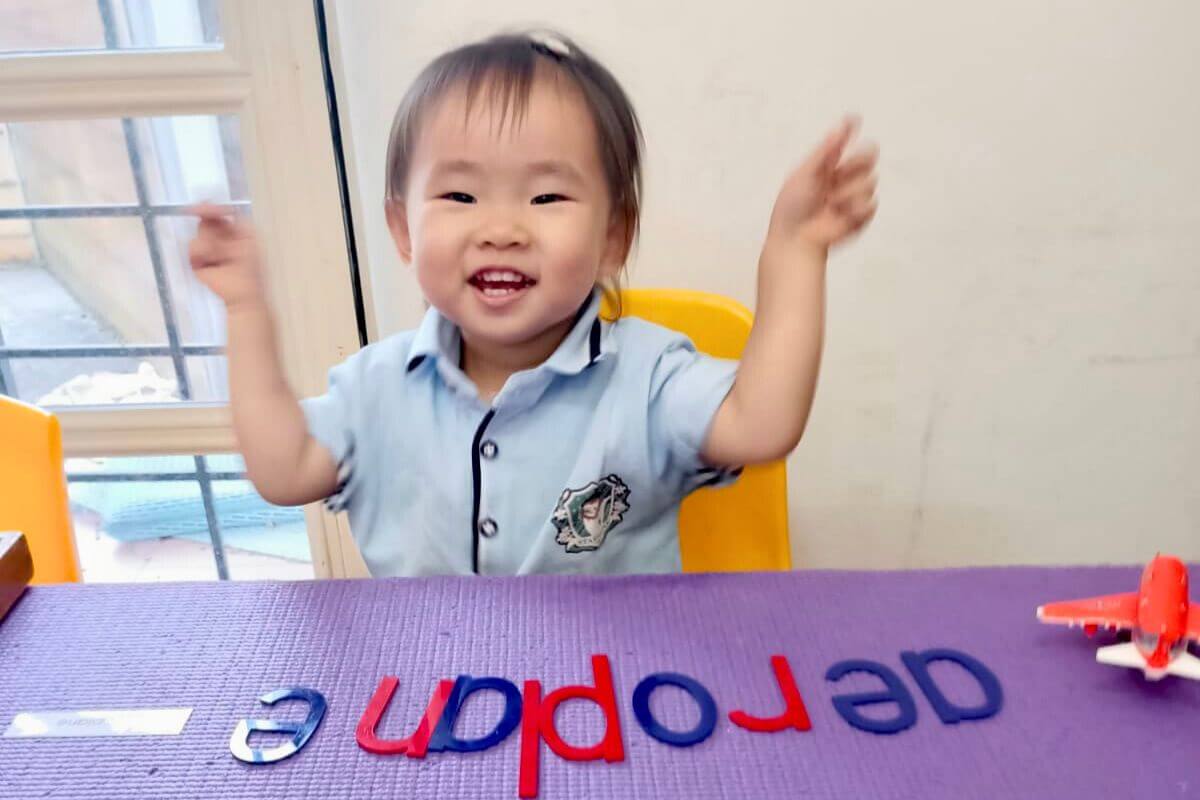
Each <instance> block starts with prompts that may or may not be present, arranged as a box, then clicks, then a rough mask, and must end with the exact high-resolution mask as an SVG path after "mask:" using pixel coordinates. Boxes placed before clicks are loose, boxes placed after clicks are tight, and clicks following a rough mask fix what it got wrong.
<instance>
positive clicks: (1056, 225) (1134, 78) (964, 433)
mask: <svg viewBox="0 0 1200 800" xmlns="http://www.w3.org/2000/svg"><path fill="white" fill-rule="evenodd" d="M331 5H332V6H333V11H334V13H335V15H336V20H335V22H336V27H337V30H338V36H339V42H340V50H341V52H340V54H339V57H340V61H341V64H340V67H341V70H342V73H341V102H342V103H343V117H344V119H346V120H347V121H348V127H349V135H350V137H351V147H352V153H351V156H352V163H351V165H350V171H351V173H352V179H353V181H354V190H355V194H356V196H355V202H356V204H357V208H356V213H357V219H358V222H357V224H358V226H359V230H360V242H363V243H365V253H364V254H363V255H364V258H365V260H366V263H367V264H368V265H369V268H370V270H371V281H372V290H373V312H374V314H375V316H376V322H377V323H378V329H379V330H380V331H381V332H384V333H386V332H390V331H393V330H396V329H399V328H402V327H406V326H409V325H412V324H414V323H415V321H416V320H417V319H418V316H419V313H420V308H421V305H420V298H419V295H418V294H417V290H416V285H415V283H414V282H413V281H412V280H411V278H410V277H409V276H408V275H407V274H405V273H404V271H403V267H401V266H400V264H399V262H398V261H397V259H396V258H395V256H394V254H393V253H392V251H391V249H390V242H389V240H388V238H387V234H386V230H385V227H384V223H383V215H382V210H381V201H380V198H381V197H382V193H383V162H384V150H385V144H386V139H387V133H388V125H389V122H390V119H391V114H392V110H393V109H394V107H395V104H396V102H397V100H398V99H399V98H400V96H401V94H402V93H403V91H404V88H405V86H406V84H407V82H408V81H409V80H410V79H411V78H412V76H413V75H414V74H415V73H416V71H417V70H418V69H419V68H420V67H421V66H422V65H423V64H424V63H425V62H426V61H428V59H430V58H431V57H432V56H434V55H435V54H436V53H438V52H440V51H441V50H443V49H445V48H447V47H449V46H452V45H456V44H460V43H462V42H465V41H468V40H471V39H474V38H477V37H480V36H483V35H486V34H489V33H491V32H493V31H494V30H496V29H497V28H500V27H512V26H523V25H529V24H538V23H547V24H550V25H554V26H558V27H561V28H562V29H564V30H565V31H566V32H568V33H569V34H571V35H573V36H574V37H575V38H577V39H578V40H579V41H580V42H581V44H583V45H584V46H586V47H589V48H590V49H591V51H592V52H593V53H594V54H595V55H596V56H597V57H598V58H600V59H601V60H602V61H604V62H605V63H606V64H607V65H608V66H609V67H610V68H611V69H612V70H613V71H614V72H615V73H616V75H617V76H618V78H619V79H621V80H622V82H623V83H624V85H625V86H626V88H627V90H628V91H629V92H630V94H631V95H632V97H633V100H634V102H635V104H636V106H637V109H638V111H639V113H640V114H641V118H642V121H643V123H644V125H645V129H646V135H647V139H648V159H647V160H648V191H647V198H648V200H647V204H646V211H645V218H644V229H645V233H644V236H643V239H642V243H641V247H640V253H639V256H638V258H637V259H636V262H635V263H634V264H633V269H632V282H633V283H634V284H635V285H671V286H682V287H693V288H700V289H706V290H711V291H716V292H721V293H724V294H727V295H730V296H733V297H735V298H737V299H739V300H741V301H743V302H745V303H746V304H748V305H751V306H752V305H753V301H754V269H755V261H756V257H757V251H758V247H759V245H760V244H761V237H762V234H763V231H764V228H765V225H766V220H767V215H768V212H769V209H770V204H771V201H772V200H773V198H774V192H775V189H776V187H777V185H778V183H779V181H780V179H781V177H782V175H783V173H784V171H785V170H786V168H787V167H788V166H789V165H790V164H791V163H792V162H794V161H795V160H796V159H798V158H799V157H800V156H801V155H802V154H803V153H804V152H805V150H806V149H807V148H808V147H809V146H810V145H811V144H812V143H813V142H814V141H816V140H817V138H818V137H819V135H820V134H821V133H822V132H823V131H824V129H825V128H826V126H828V125H829V124H831V123H832V122H834V121H835V120H836V119H837V118H838V116H839V115H840V114H841V113H842V112H843V111H845V110H855V111H859V112H861V113H862V114H863V116H864V117H865V120H866V130H867V133H868V134H869V135H870V136H871V137H873V138H875V139H877V140H878V141H879V142H880V143H881V145H882V147H883V164H882V169H881V184H882V185H881V200H882V208H881V211H880V215H879V217H878V219H877V221H876V223H875V225H874V226H873V229H872V230H871V231H870V232H869V234H868V235H867V237H866V238H865V239H864V240H863V241H861V242H860V243H858V244H855V245H852V246H850V247H848V248H847V249H845V250H843V251H841V252H839V253H838V254H837V255H836V256H835V258H834V260H833V262H832V264H831V273H830V281H829V323H828V334H827V346H826V356H825V364H824V370H823V373H822V376H821V385H820V390H819V392H818V397H817V403H816V407H815V410H814V412H813V416H812V420H811V423H810V426H809V430H808V432H807V434H806V435H805V438H804V441H803V442H802V443H801V445H800V447H799V449H798V450H797V452H796V453H795V455H794V456H793V457H792V459H791V461H790V479H791V498H790V500H791V519H792V538H793V542H794V548H795V551H796V559H797V564H799V565H802V566H839V567H852V566H868V567H899V566H938V565H952V564H979V563H1093V562H1105V561H1117V562H1134V561H1141V560H1143V559H1146V558H1148V557H1149V556H1152V555H1153V553H1154V551H1155V550H1159V549H1161V550H1163V551H1165V552H1176V553H1179V554H1180V555H1183V556H1185V557H1189V558H1193V559H1196V558H1200V314H1198V313H1196V306H1197V301H1198V300H1200V150H1198V147H1200V55H1198V52H1200V34H1198V32H1200V3H1197V2H1196V1H1195V0H1147V2H1144V3H1131V2H1128V0H1008V2H1005V3H988V4H983V3H976V2H962V1H961V0H924V1H923V2H916V3H899V2H882V1H881V0H841V2H838V3H816V2H805V1H803V0H770V2H765V1H762V2H751V3H746V2H741V3H728V4H726V3H718V2H712V0H707V1H703V2H696V3H691V4H676V3H670V4H668V3H658V2H651V3H647V2H645V0H640V1H639V2H633V1H632V0H610V2H605V3H597V2H580V1H579V0H575V2H564V1H563V0H512V1H511V2H508V3H504V4H483V3H479V2H477V1H476V0H436V2H433V1H431V0H405V2H391V0H386V1H385V0H373V1H371V2H367V1H366V0H355V2H348V1H347V0H343V2H340V3H334V4H331Z"/></svg>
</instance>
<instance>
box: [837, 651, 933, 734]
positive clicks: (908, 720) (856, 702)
mask: <svg viewBox="0 0 1200 800" xmlns="http://www.w3.org/2000/svg"><path fill="white" fill-rule="evenodd" d="M851 672H869V673H871V674H872V675H875V676H877V677H878V678H879V679H880V680H881V681H883V683H884V685H885V686H886V687H887V691H884V692H863V693H862V694H841V695H836V696H834V698H833V707H834V708H835V709H837V712H838V713H839V714H841V715H842V719H844V720H846V722H848V723H850V724H851V725H853V726H854V727H855V728H858V729H859V730H860V731H867V732H868V733H899V732H900V731H903V730H907V729H909V728H911V727H912V726H913V725H915V724H916V722H917V704H916V703H914V702H913V698H912V695H911V694H910V693H909V691H908V689H906V688H905V687H904V684H903V683H902V682H901V681H900V678H899V677H897V675H896V673H894V672H892V671H891V670H890V669H888V668H887V667H885V666H884V665H883V664H879V663H876V662H874V661H839V662H838V663H836V664H834V665H833V666H832V667H830V668H829V671H828V672H826V673H825V680H827V681H839V680H841V679H842V677H843V676H845V675H848V674H850V673H851ZM876 703H895V704H896V705H897V706H899V713H898V714H897V715H896V716H895V717H894V718H892V719H887V720H875V719H870V718H869V717H864V716H863V715H862V714H860V713H858V706H869V705H875V704H876Z"/></svg>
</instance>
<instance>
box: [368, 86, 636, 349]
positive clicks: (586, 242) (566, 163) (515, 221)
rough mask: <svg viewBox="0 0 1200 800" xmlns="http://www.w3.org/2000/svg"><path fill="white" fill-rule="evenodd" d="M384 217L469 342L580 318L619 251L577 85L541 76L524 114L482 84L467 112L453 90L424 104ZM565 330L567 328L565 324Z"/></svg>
mask: <svg viewBox="0 0 1200 800" xmlns="http://www.w3.org/2000/svg"><path fill="white" fill-rule="evenodd" d="M409 176H410V178H409V183H408V187H407V192H406V194H405V198H404V203H403V204H402V205H401V206H397V207H393V208H392V209H390V210H389V224H390V226H391V230H392V234H393V237H394V238H395V241H396V245H397V247H398V249H399V251H400V255H401V257H402V258H403V259H404V260H405V261H406V262H410V263H414V264H415V265H416V270H417V280H418V282H419V283H420V285H421V289H422V291H423V292H424V294H425V298H426V299H427V300H428V301H429V302H430V303H431V304H432V305H433V306H435V307H436V308H437V309H438V310H439V311H440V312H442V314H444V315H445V316H446V317H448V318H449V319H450V320H451V321H453V322H454V323H456V324H457V325H458V326H459V327H460V328H461V329H462V331H463V335H464V338H465V339H467V341H468V342H469V343H470V342H488V343H492V344H504V345H516V344H523V343H528V342H531V341H533V340H535V339H537V337H539V336H540V335H543V334H546V333H547V332H548V331H551V330H552V329H554V328H555V327H556V326H559V327H561V326H564V325H567V324H569V321H570V320H571V319H572V318H573V317H574V314H575V312H576V311H577V310H578V309H579V306H580V304H582V303H583V301H584V299H585V298H586V297H587V295H588V293H589V292H590V291H591V289H592V287H593V286H594V285H595V284H596V283H597V282H598V281H600V280H601V279H605V278H611V277H613V276H615V274H616V272H617V271H618V270H619V269H620V265H621V259H622V257H623V255H624V254H623V253H622V252H621V250H622V245H623V243H622V241H621V235H620V233H621V232H620V230H619V227H618V226H616V225H614V224H613V215H612V210H611V202H610V200H609V193H608V188H607V183H606V181H605V176H604V170H603V167H602V165H601V162H600V155H599V151H598V146H597V141H596V131H595V125H594V123H593V122H592V119H591V116H590V115H589V113H588V110H587V107H586V106H585V105H584V100H583V98H582V97H580V96H579V94H578V92H577V90H575V89H574V88H573V87H569V86H567V85H565V84H561V83H556V82H555V81H554V79H553V78H552V77H549V76H545V75H539V76H537V77H536V78H535V80H534V82H533V86H532V87H531V92H530V96H529V103H528V106H527V108H526V113H525V116H524V118H523V119H522V120H520V122H519V123H516V124H514V123H513V121H512V116H511V113H510V115H509V118H508V119H507V120H506V121H505V122H504V124H503V125H501V124H500V109H499V108H497V107H494V106H493V104H492V103H491V102H490V101H489V100H488V98H487V87H484V88H483V89H482V90H481V91H480V93H479V96H478V98H477V101H476V102H475V103H474V105H473V106H472V108H471V114H470V116H469V117H467V116H466V94H465V92H464V91H462V90H451V91H450V92H448V93H447V95H446V96H445V97H444V98H443V99H442V100H441V101H440V102H439V103H438V104H437V105H436V106H435V107H434V108H433V109H432V110H431V111H430V112H429V114H428V117H427V120H426V122H425V123H424V125H423V128H422V130H421V132H420V135H419V137H418V140H417V145H416V149H415V151H414V153H413V157H412V162H411V166H410V170H409ZM563 333H565V329H564V330H563Z"/></svg>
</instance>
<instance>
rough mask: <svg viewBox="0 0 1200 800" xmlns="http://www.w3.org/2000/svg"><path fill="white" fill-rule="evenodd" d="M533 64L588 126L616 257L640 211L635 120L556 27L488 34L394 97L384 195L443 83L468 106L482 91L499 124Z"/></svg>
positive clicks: (517, 109)
mask: <svg viewBox="0 0 1200 800" xmlns="http://www.w3.org/2000/svg"><path fill="white" fill-rule="evenodd" d="M539 67H542V68H546V67H549V68H551V69H553V70H556V71H557V74H558V75H559V76H561V77H564V78H566V79H567V80H568V81H569V82H570V83H571V84H572V85H573V86H575V87H576V88H578V89H579V91H580V93H581V94H582V95H583V99H584V103H585V104H586V106H587V109H588V111H589V112H590V113H591V116H592V120H593V121H594V122H595V124H596V138H597V142H598V144H599V148H600V162H601V164H602V165H603V167H604V175H605V179H606V181H607V184H608V192H609V199H610V200H611V202H612V211H613V213H614V215H615V216H616V218H617V219H618V220H619V221H620V224H621V225H622V228H623V235H624V239H625V243H624V244H625V246H624V251H623V252H622V260H624V259H625V258H627V257H628V255H629V250H630V248H631V247H632V246H633V242H634V240H635V239H636V238H637V231H638V221H639V218H640V215H641V208H640V205H641V194H642V165H641V152H642V131H641V126H640V125H639V124H638V120H637V115H636V114H635V113H634V110H633V106H632V105H631V104H630V102H629V98H628V97H627V96H626V95H625V91H624V90H623V89H622V88H621V85H620V84H619V83H617V79H616V78H614V77H613V76H612V73H610V72H609V71H608V70H607V69H605V68H604V66H602V65H601V64H600V63H598V62H597V61H595V60H594V59H592V57H591V56H589V55H588V54H587V53H585V52H584V51H583V50H582V49H581V48H580V47H579V46H578V45H576V44H575V43H574V42H573V41H571V40H570V39H568V38H567V37H565V36H562V35H560V34H558V33H554V32H526V33H512V34H501V35H499V36H493V37H491V38H490V39H485V40H484V41H482V42H477V43H475V44H469V45H466V46H464V47H459V48H458V49H456V50H451V51H449V52H447V53H444V54H442V55H441V56H438V57H437V58H436V59H434V60H433V62H431V63H430V64H429V65H428V66H427V67H425V69H424V70H422V71H421V74H420V75H418V76H417V79H416V80H415V81H413V84H412V86H410V87H409V89H408V92H406V93H405V95H404V98H403V99H402V100H401V101H400V106H399V108H397V109H396V116H395V118H394V119H393V121H392V133H391V136H390V138H389V140H388V153H387V174H386V176H385V178H386V187H387V188H386V199H387V201H388V202H398V201H400V200H401V199H402V198H403V196H404V192H405V189H406V186H407V183H408V177H409V175H408V172H409V167H410V162H411V159H412V153H413V149H414V147H415V145H416V139H417V135H418V134H419V132H420V123H421V120H422V117H423V116H424V114H425V113H426V112H427V111H428V110H429V109H430V108H431V107H432V106H433V105H434V104H435V103H436V102H437V101H438V100H440V99H441V98H442V97H443V95H444V94H445V93H446V92H447V91H448V90H449V89H451V88H454V87H458V86H463V87H465V89H466V93H467V108H468V110H469V109H470V107H471V105H472V104H473V103H474V102H475V100H476V99H477V98H478V95H479V92H480V91H481V90H486V92H487V98H486V99H487V100H488V102H490V103H493V104H495V106H496V107H497V108H499V109H500V110H501V125H503V123H504V121H505V120H507V119H508V115H509V114H511V115H512V120H513V121H514V122H516V123H519V122H520V121H521V119H522V118H523V117H524V115H525V112H526V107H527V105H528V103H529V92H530V89H531V87H532V86H533V80H534V76H535V71H536V70H537V69H538V68H539Z"/></svg>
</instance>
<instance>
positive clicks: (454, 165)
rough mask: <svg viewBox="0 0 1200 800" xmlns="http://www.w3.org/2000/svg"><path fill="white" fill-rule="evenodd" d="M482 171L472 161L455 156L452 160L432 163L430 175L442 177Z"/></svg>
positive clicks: (475, 173) (476, 173)
mask: <svg viewBox="0 0 1200 800" xmlns="http://www.w3.org/2000/svg"><path fill="white" fill-rule="evenodd" d="M481 172H483V167H482V166H480V165H479V164H478V163H476V162H474V161H467V160H466V159H461V158H456V159H454V160H453V161H439V162H437V163H436V164H434V165H433V169H432V170H431V171H430V175H431V176H432V177H434V178H442V177H446V176H448V175H462V174H465V175H478V174H479V173H481Z"/></svg>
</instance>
